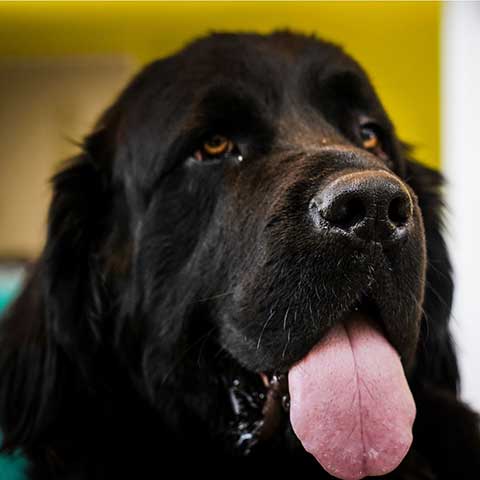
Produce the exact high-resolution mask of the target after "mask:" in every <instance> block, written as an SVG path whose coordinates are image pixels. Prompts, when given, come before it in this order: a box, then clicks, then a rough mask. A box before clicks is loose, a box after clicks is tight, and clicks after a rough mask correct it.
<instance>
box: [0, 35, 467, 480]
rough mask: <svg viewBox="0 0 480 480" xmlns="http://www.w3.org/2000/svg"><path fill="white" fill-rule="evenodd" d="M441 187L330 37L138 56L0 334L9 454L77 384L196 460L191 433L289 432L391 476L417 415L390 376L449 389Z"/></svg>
mask: <svg viewBox="0 0 480 480" xmlns="http://www.w3.org/2000/svg"><path fill="white" fill-rule="evenodd" d="M440 183H441V182H440V178H439V175H438V174H436V173H435V172H433V171H430V170H428V169H427V168H425V167H422V166H420V165H418V164H416V163H414V162H412V161H410V160H408V154H407V151H406V148H405V147H404V146H403V145H402V144H401V143H400V142H399V140H398V139H397V138H396V135H395V132H394V129H393V127H392V124H391V123H390V121H389V119H388V117H387V115H386V113H385V112H384V110H383V108H382V106H381V104H380V102H379V100H378V99H377V97H376V95H375V93H374V91H373V89H372V86H371V84H370V82H369V80H368V78H367V76H366V75H365V73H364V72H363V71H362V70H361V68H360V67H359V66H358V65H357V64H356V63H355V62H354V61H353V60H352V59H351V58H349V57H348V56H347V55H345V54H344V53H343V52H342V51H341V50H340V49H339V48H337V47H335V46H333V45H331V44H329V43H326V42H322V41H318V40H316V39H314V38H307V37H303V36H300V35H293V34H289V33H277V34H272V35H270V36H259V35H213V36H211V37H208V38H206V39H203V40H200V41H197V42H195V43H193V44H191V45H190V46H189V47H187V48H186V49H184V50H183V51H181V52H180V53H178V54H177V55H175V56H172V57H170V58H167V59H165V60H161V61H159V62H156V63H154V64H152V65H150V66H149V67H147V68H146V69H145V70H144V71H143V72H141V73H140V74H139V75H138V76H137V78H136V79H135V80H134V81H133V82H132V83H131V84H130V85H129V86H128V87H127V88H126V90H125V91H124V92H123V93H122V94H121V95H120V97H119V99H118V100H117V101H116V102H115V104H114V105H113V106H112V107H111V108H110V109H109V110H108V111H107V112H106V113H105V115H104V116H103V117H102V119H101V120H100V122H99V123H98V125H97V129H96V130H95V131H94V132H93V133H92V134H91V135H90V136H89V137H88V138H87V139H86V142H85V148H84V152H83V153H82V154H81V155H79V156H78V157H77V158H76V159H74V161H73V163H72V165H70V166H69V167H68V168H66V169H65V170H63V171H62V172H60V173H59V174H58V175H57V176H56V177H55V179H54V197H53V201H52V206H51V209H50V218H49V230H48V239H47V244H46V247H45V250H44V253H43V255H42V258H41V260H40V262H39V264H38V268H37V270H36V273H35V275H34V277H33V278H32V280H31V282H30V284H29V286H27V288H26V290H25V292H24V294H23V296H22V297H20V299H19V301H18V302H17V306H16V309H15V308H14V309H13V311H12V314H11V321H10V322H8V321H7V322H6V323H5V327H3V330H2V331H0V340H2V339H4V340H2V341H3V343H2V346H3V349H2V351H1V352H0V373H1V374H2V375H0V378H3V382H4V383H5V384H6V387H5V388H3V390H4V391H5V392H7V391H12V392H14V394H12V395H14V398H13V400H12V399H11V398H10V397H9V396H5V398H4V399H3V403H0V415H1V416H0V422H1V424H2V428H3V430H4V432H5V434H6V439H7V442H9V444H10V445H14V446H15V445H17V446H23V445H24V444H25V443H26V442H31V443H32V444H34V442H35V439H36V437H35V435H37V436H38V435H40V437H39V438H43V437H42V435H43V434H44V432H45V431H48V428H50V427H52V425H53V427H52V428H54V427H55V421H54V419H55V418H56V415H57V413H56V412H57V411H59V409H60V408H62V409H64V410H62V411H65V412H68V411H70V410H68V408H66V409H65V408H64V407H65V404H68V403H69V402H70V403H72V404H73V405H75V404H78V403H79V402H80V400H78V391H81V387H79V386H78V385H83V386H84V387H85V388H84V390H85V391H87V392H88V395H87V399H88V401H87V402H82V405H85V404H88V405H90V404H92V405H93V404H94V402H91V398H97V399H100V402H102V404H105V405H107V402H106V401H105V399H104V398H103V397H104V396H105V395H107V393H106V392H117V394H116V395H115V394H112V396H114V399H113V400H111V404H112V405H115V404H117V403H119V402H120V403H122V405H123V406H119V408H118V410H119V411H121V410H122V408H123V409H124V410H123V411H128V409H129V408H131V405H130V403H129V402H130V401H131V400H132V398H135V402H137V401H139V400H138V399H141V400H140V402H141V404H142V405H144V403H145V402H148V404H149V405H150V406H151V405H153V407H154V409H155V411H156V415H158V416H159V417H160V419H161V421H162V422H163V423H162V425H163V428H167V427H168V429H170V431H173V432H175V435H176V436H175V438H177V439H179V442H180V444H182V445H184V443H185V442H188V441H189V440H190V439H189V438H187V437H188V436H189V435H191V436H192V445H193V446H192V448H197V446H198V442H197V443H195V441H194V440H193V438H197V440H198V438H199V437H195V435H196V433H195V432H196V431H197V430H198V431H202V432H209V434H211V437H212V438H216V439H218V438H221V439H224V437H225V435H226V433H227V431H228V430H234V431H235V432H236V433H235V432H234V437H235V435H237V434H238V435H237V437H236V438H237V440H238V441H235V442H233V446H232V448H233V449H234V450H235V449H237V448H238V449H239V450H240V449H241V448H243V443H245V442H244V441H245V439H246V438H248V439H249V440H248V441H247V442H246V443H249V447H248V448H246V449H244V450H245V451H249V450H250V446H251V445H252V444H253V443H255V442H256V441H260V440H261V441H265V442H266V441H267V440H268V438H276V439H277V440H278V441H280V440H279V438H280V437H281V436H282V435H284V436H285V439H286V438H287V437H288V438H289V439H291V437H292V435H293V434H292V430H291V428H290V427H292V428H293V430H294V431H295V434H296V435H297V437H298V438H299V439H300V441H301V443H302V445H303V447H304V448H305V449H306V450H308V451H309V452H311V453H313V454H314V456H315V457H316V458H317V459H318V460H319V461H320V463H322V465H324V467H325V468H326V469H327V470H329V471H330V472H331V473H333V474H335V475H336V476H339V477H340V478H361V477H362V476H365V475H380V474H383V473H385V472H387V471H391V470H392V469H393V468H395V467H396V465H398V463H399V462H400V461H401V459H402V458H403V456H404V455H405V453H406V451H407V450H408V447H409V445H410V443H411V427H412V422H413V417H414V415H415V406H414V404H413V399H412V395H411V393H410V390H409V388H408V385H407V382H406V380H405V375H404V372H405V373H406V374H407V376H408V377H409V380H410V384H411V385H413V384H414V383H415V382H417V383H419V384H425V383H429V384H435V385H439V386H441V387H442V388H447V389H448V390H451V391H454V390H455V387H456V381H457V378H458V375H457V369H456V362H455V356H454V354H453V349H452V346H451V343H450V338H449V334H448V328H447V327H448V316H449V309H450V303H451V295H452V283H451V279H450V266H449V262H448V256H447V252H446V249H445V244H444V242H443V239H442V236H441V231H440V219H439V211H440V208H441V200H440V196H439V189H438V187H439V185H440ZM427 257H428V262H427ZM25 306H28V308H29V309H30V310H29V312H30V313H29V314H28V315H27V314H26V311H25V310H24V309H25ZM27 313H28V312H27ZM426 316H428V318H429V322H430V323H429V326H428V331H427V326H426V322H425V317H426ZM31 318H33V319H34V320H31ZM19 322H20V323H19ZM22 322H23V323H22ZM18 325H24V327H23V328H19V327H18ZM25 331H29V332H30V333H29V334H28V336H27V337H28V338H27V340H25V336H24V334H23V332H25ZM427 333H428V334H427ZM31 339H34V340H35V339H36V340H35V341H33V340H31ZM29 342H30V343H29ZM19 345H20V346H19ZM11 358H14V359H15V360H14V362H12V360H11ZM65 359H68V361H65ZM12 364H15V368H14V369H13V368H10V367H9V366H10V365H12ZM126 372H127V375H126V374H125V373H126ZM19 375H23V376H22V377H21V379H22V382H19V380H18V379H19ZM287 377H288V382H289V385H288V389H289V393H290V397H291V408H290V417H289V419H290V422H289V421H288V415H285V414H283V413H279V411H280V410H279V408H280V409H281V407H279V401H278V400H279V398H280V397H281V396H282V395H284V394H285V392H286V390H285V388H287V387H285V381H284V380H285V378H287ZM105 384H107V387H108V388H105ZM18 385H27V386H29V385H41V386H42V388H41V389H39V391H38V392H35V394H30V390H31V389H30V388H25V391H23V390H21V388H22V387H18ZM127 391H128V392H129V393H128V395H127V394H126V393H125V392H127ZM92 392H94V394H92ZM118 392H121V394H118ZM132 392H133V393H132ZM139 392H140V395H138V393H139ZM119 397H121V398H120V399H119ZM265 398H267V400H266V401H264V399H265ZM286 398H287V397H284V398H282V400H285V399H286ZM1 399H2V397H0V400H1ZM287 400H288V398H287ZM89 402H91V403H89ZM230 403H231V405H230ZM283 403H284V404H286V403H288V402H287V401H286V402H283ZM286 410H288V408H286ZM94 411H95V409H94V408H93V407H92V412H90V413H93V412H94ZM85 415H86V416H88V415H87V414H85ZM282 415H283V417H282V420H281V421H279V420H278V419H279V418H280V416H282ZM19 418H20V419H23V420H22V421H19V420H18V419H19ZM32 419H33V420H32ZM193 419H196V421H197V422H198V424H196V425H197V427H198V428H197V427H194V426H191V423H192V422H193ZM70 421H71V417H68V419H67V421H66V423H68V422H70ZM282 421H283V424H282V423H281V422H282ZM359 422H360V423H359ZM32 423H35V425H34V427H32V428H31V424H32ZM80 423H82V422H79V425H78V426H77V427H78V428H79V429H80V428H83V426H81V425H80ZM359 424H360V425H362V428H361V429H360V430H361V431H359V430H358V425H359ZM198 425H201V426H200V427H199V426H198ZM279 425H280V426H279ZM281 425H283V426H281ZM312 425H313V426H314V427H315V428H314V429H313V430H312ZM249 426H252V429H251V431H250V430H249V428H250V427H249ZM77 427H75V428H77ZM237 427H238V428H237ZM322 429H323V430H322ZM53 431H54V433H55V435H56V434H57V433H56V431H55V429H53ZM70 431H74V428H69V430H68V433H67V434H66V435H67V436H68V435H70ZM280 431H281V432H280ZM89 434H90V432H89ZM267 437H268V438H267ZM55 438H57V437H55ZM169 438H170V437H169ZM202 438H203V437H202ZM282 438H283V437H282ZM332 438H333V439H334V440H331V439H332ZM201 441H203V440H201ZM295 441H296V440H295V439H294V442H295ZM296 442H297V443H296V445H297V447H298V445H299V443H298V441H296ZM224 443H226V442H223V440H222V446H221V447H219V448H225V447H224ZM287 443H288V445H290V443H289V440H288V441H287ZM172 448H173V447H172ZM182 448H184V446H182ZM227 450H228V448H227ZM339 452H343V453H345V452H346V453H345V455H344V456H342V458H340V457H339ZM343 453H342V455H343ZM346 459H347V460H348V461H347V460H346ZM345 465H346V467H345ZM342 469H343V470H342ZM340 470H341V471H340Z"/></svg>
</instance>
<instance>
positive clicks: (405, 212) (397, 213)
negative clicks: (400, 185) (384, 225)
mask: <svg viewBox="0 0 480 480" xmlns="http://www.w3.org/2000/svg"><path fill="white" fill-rule="evenodd" d="M411 216H412V203H411V201H410V198H409V197H408V196H407V195H405V194H403V195H398V196H397V197H395V198H394V199H393V200H392V201H391V202H390V205H389V206H388V219H389V220H390V222H392V223H393V224H394V225H395V226H396V227H401V226H403V225H405V224H406V223H407V222H408V220H409V219H410V217H411Z"/></svg>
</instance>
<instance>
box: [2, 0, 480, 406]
mask: <svg viewBox="0 0 480 480" xmlns="http://www.w3.org/2000/svg"><path fill="white" fill-rule="evenodd" d="M278 28H289V29H292V30H297V31H300V32H304V33H315V34H317V35H318V36H320V37H324V38H326V39H329V40H333V41H334V42H336V43H338V44H340V45H342V46H344V48H345V49H346V51H347V52H348V53H350V54H352V55H353V56H354V57H355V58H356V59H357V60H358V61H359V62H360V63H361V64H362V65H363V66H364V67H365V68H366V70H367V72H368V73H369V75H370V76H371V79H372V81H373V83H374V85H375V87H376V88H377V91H378V93H379V96H380V98H381V99H382V101H383V103H384V105H385V107H386V109H387V111H388V112H389V113H390V115H391V117H392V119H393V121H394V124H395V125H396V127H397V130H398V133H399V135H400V136H401V137H402V139H403V140H405V141H407V142H409V143H411V144H413V145H414V146H415V148H416V150H415V151H416V158H418V159H419V160H420V161H421V162H423V163H425V164H427V165H429V166H431V167H434V168H441V169H443V170H444V171H445V172H446V174H447V177H448V180H449V187H448V191H447V195H448V199H449V204H450V212H451V215H450V217H449V218H451V220H452V221H451V222H450V221H449V224H448V234H449V239H450V243H451V248H452V251H453V253H454V260H455V266H456V275H457V285H458V292H457V296H456V304H455V313H454V327H455V332H456V336H457V343H458V347H459V352H460V358H461V365H462V371H463V376H464V385H463V395H464V398H465V399H466V400H468V401H469V402H470V403H471V404H472V405H474V406H476V407H477V408H478V409H480V375H479V367H480V353H479V352H480V348H477V346H478V345H480V326H479V321H480V317H479V313H480V302H479V301H478V300H477V298H476V289H477V287H476V285H477V278H476V277H477V275H475V272H477V271H478V270H479V269H480V259H479V254H478V253H476V252H475V249H476V243H477V242H478V240H477V239H479V238H480V227H478V226H476V225H475V222H476V220H477V218H478V213H477V209H478V207H479V206H480V194H479V191H478V190H480V189H479V188H477V185H476V181H475V179H476V178H478V174H480V166H479V165H480V158H479V155H478V154H477V148H476V145H475V143H476V137H477V136H478V135H480V128H479V127H480V121H479V119H478V112H479V111H480V89H479V88H478V85H480V58H479V56H480V54H479V53H478V52H480V34H479V32H480V4H479V3H476V2H471V3H470V2H469V3H463V2H455V3H439V2H394V1H392V2H305V3H303V2H265V3H262V2H181V3H174V2H145V3H143V2H131V3H130V2H122V3H120V2H118V3H117V2H32V3H30V2H18V3H13V2H10V3H9V2H3V3H1V4H0V105H1V106H0V144H1V146H2V147H1V149H0V259H1V265H2V268H1V269H0V309H1V308H2V305H4V304H6V303H7V302H8V301H9V299H11V297H12V296H14V294H15V292H16V291H17V290H18V286H19V284H20V283H21V280H22V278H23V273H24V265H25V263H24V262H25V261H30V260H32V259H34V258H35V257H36V256H37V255H38V253H39V251H40V249H41V247H42V244H43V241H44V236H45V217H46V210H47V206H48V202H49V196H50V192H49V185H48V179H49V177H50V176H51V175H52V173H53V172H54V171H55V169H56V168H58V166H59V165H60V163H61V161H62V160H64V159H65V158H67V157H68V156H70V155H72V154H73V153H75V152H76V150H77V147H76V146H75V144H76V142H79V141H81V139H82V137H83V136H84V135H85V134H86V133H87V132H88V131H89V129H90V128H91V127H92V125H93V123H94V121H95V119H96V118H97V117H98V116H99V114H100V113H101V112H102V110H103V109H104V108H105V107H107V106H108V105H109V103H110V102H111V101H112V100H113V99H114V98H115V96H116V95H117V93H118V92H119V91H120V89H121V88H122V87H123V86H124V85H125V83H126V82H127V80H128V79H129V78H131V76H132V75H133V74H134V73H135V72H136V71H138V69H139V68H141V67H142V66H143V65H144V64H145V63H147V62H149V61H151V60H153V59H155V58H158V57H161V56H165V55H169V54H171V53H174V52H175V51H176V50H178V49H179V48H181V47H182V46H183V45H185V43H186V42H188V41H190V40H192V39H194V38H196V37H198V36H201V35H204V34H206V33H208V32H211V31H215V30H230V31H231V30H236V31H256V32H269V31H271V30H272V29H278ZM474 275H475V277H474ZM477 350H478V351H477Z"/></svg>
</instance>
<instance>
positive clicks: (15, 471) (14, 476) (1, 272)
mask: <svg viewBox="0 0 480 480" xmlns="http://www.w3.org/2000/svg"><path fill="white" fill-rule="evenodd" d="M23 276H24V272H23V269H12V268H11V267H9V268H4V269H2V268H1V267H0V319H1V313H2V311H3V310H4V309H5V307H6V306H7V305H8V304H9V303H10V302H11V301H12V300H13V298H14V297H15V295H16V294H17V292H18V290H19V288H20V286H21V283H22V280H23ZM2 441H3V439H2V434H1V432H0V445H1V444H2ZM27 465H28V463H27V460H26V459H25V457H23V456H22V454H21V452H14V453H12V454H10V455H6V454H0V479H1V480H27V475H26V469H27Z"/></svg>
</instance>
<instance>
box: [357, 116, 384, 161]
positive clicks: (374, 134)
mask: <svg viewBox="0 0 480 480" xmlns="http://www.w3.org/2000/svg"><path fill="white" fill-rule="evenodd" d="M360 140H361V142H362V147H363V148H364V149H365V150H368V151H369V152H371V153H373V154H374V155H377V156H379V157H381V158H387V157H388V155H387V154H386V153H385V149H384V147H383V143H382V140H381V132H380V127H378V125H376V124H375V123H372V122H368V123H364V124H363V125H360Z"/></svg>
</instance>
